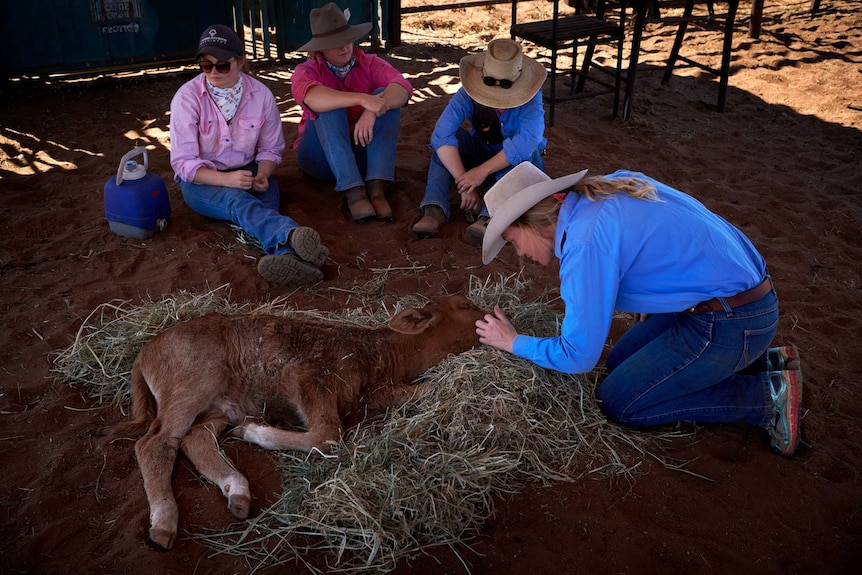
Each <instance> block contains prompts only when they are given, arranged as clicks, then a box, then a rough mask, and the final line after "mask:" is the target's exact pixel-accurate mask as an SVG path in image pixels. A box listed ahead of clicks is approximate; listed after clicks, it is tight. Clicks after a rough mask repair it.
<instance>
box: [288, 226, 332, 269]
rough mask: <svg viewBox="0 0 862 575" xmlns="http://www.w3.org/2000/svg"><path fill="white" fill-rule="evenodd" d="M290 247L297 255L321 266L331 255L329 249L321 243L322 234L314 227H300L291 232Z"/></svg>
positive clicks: (316, 265)
mask: <svg viewBox="0 0 862 575" xmlns="http://www.w3.org/2000/svg"><path fill="white" fill-rule="evenodd" d="M290 247H291V248H293V251H294V252H296V255H297V256H299V257H300V258H301V259H303V260H305V261H307V262H308V263H310V264H311V265H313V266H314V267H318V268H319V267H320V266H322V265H323V264H324V262H326V258H328V257H329V249H328V248H327V247H326V246H324V245H323V244H322V243H320V234H318V233H317V231H316V230H313V229H312V228H306V227H300V228H296V229H295V230H293V231H292V232H291V233H290Z"/></svg>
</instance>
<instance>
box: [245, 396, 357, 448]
mask: <svg viewBox="0 0 862 575" xmlns="http://www.w3.org/2000/svg"><path fill="white" fill-rule="evenodd" d="M299 411H300V416H301V417H302V418H303V419H304V420H305V422H306V429H307V431H293V430H287V429H279V428H278V427H273V426H271V425H266V424H262V423H257V422H256V421H253V420H251V419H248V420H246V422H245V423H243V424H242V425H238V426H237V427H235V428H234V430H233V435H235V436H237V437H240V438H242V439H244V440H245V441H248V442H249V443H254V444H255V445H258V446H260V447H262V448H264V449H278V450H281V449H289V450H292V451H304V452H306V453H308V452H310V451H311V450H312V449H318V450H320V451H328V446H327V444H331V443H332V442H334V441H338V440H339V439H340V438H341V419H340V418H339V417H338V408H337V406H336V403H335V398H334V397H325V398H320V399H319V400H318V401H314V400H311V399H309V398H306V403H305V405H302V406H300V408H299ZM329 447H331V445H329Z"/></svg>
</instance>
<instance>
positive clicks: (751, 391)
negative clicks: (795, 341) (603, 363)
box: [598, 291, 778, 427]
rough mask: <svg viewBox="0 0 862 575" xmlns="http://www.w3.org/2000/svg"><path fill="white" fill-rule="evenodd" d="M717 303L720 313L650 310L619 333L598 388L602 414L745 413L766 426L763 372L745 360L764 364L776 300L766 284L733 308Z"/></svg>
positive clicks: (657, 417)
mask: <svg viewBox="0 0 862 575" xmlns="http://www.w3.org/2000/svg"><path fill="white" fill-rule="evenodd" d="M721 302H722V304H723V305H724V307H725V309H724V310H723V311H719V312H705V313H698V314H690V313H687V312H680V313H666V314H655V315H651V316H649V317H648V318H647V319H646V320H645V321H643V322H639V323H637V324H635V325H634V326H633V327H632V328H631V329H629V330H628V331H627V332H626V333H625V334H624V335H623V337H621V338H620V340H619V341H618V342H617V343H616V345H614V347H613V348H612V349H611V352H610V354H609V355H608V360H607V367H608V375H607V377H606V378H605V380H604V381H603V382H602V384H601V385H600V386H599V389H598V398H599V400H600V402H601V404H600V405H601V408H602V410H603V411H604V412H605V414H606V415H607V416H608V418H610V419H611V420H613V421H617V422H619V423H623V424H627V425H637V426H645V425H656V424H661V423H670V422H676V421H695V422H703V423H717V422H721V423H724V422H731V421H739V420H743V421H746V422H748V423H751V424H753V425H757V426H760V427H766V425H767V423H768V421H769V417H770V414H771V411H772V397H771V394H770V390H771V388H770V385H769V379H768V377H767V375H768V374H767V372H766V371H759V370H757V369H751V368H750V367H749V366H752V364H754V365H758V366H762V368H763V369H764V370H765V361H764V359H763V357H762V356H763V355H764V354H765V353H766V350H767V349H768V348H769V344H770V343H771V342H772V338H773V337H774V336H775V331H776V328H777V326H778V299H777V297H776V296H775V292H774V291H771V292H769V293H768V294H767V295H765V296H764V297H762V298H761V299H760V300H758V301H756V302H753V303H750V304H747V305H744V306H740V307H737V308H735V309H730V308H729V307H728V306H727V303H726V302H725V301H724V300H723V299H722V300H721ZM746 367H749V369H746ZM752 367H753V366H752Z"/></svg>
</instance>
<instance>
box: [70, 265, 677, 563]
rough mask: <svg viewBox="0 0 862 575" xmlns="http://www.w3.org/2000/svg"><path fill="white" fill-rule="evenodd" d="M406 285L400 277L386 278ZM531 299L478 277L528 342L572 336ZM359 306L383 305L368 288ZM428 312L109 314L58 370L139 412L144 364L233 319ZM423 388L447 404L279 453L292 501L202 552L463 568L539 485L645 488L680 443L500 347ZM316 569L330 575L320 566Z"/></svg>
mask: <svg viewBox="0 0 862 575" xmlns="http://www.w3.org/2000/svg"><path fill="white" fill-rule="evenodd" d="M391 273H397V272H392V271H391V270H389V271H387V270H381V272H380V273H379V274H377V275H379V276H381V277H384V278H385V277H386V276H388V275H390V274H391ZM383 284H385V281H381V282H379V285H383ZM375 285H378V284H375ZM366 287H367V286H366ZM524 288H525V284H524V283H523V281H522V279H521V278H520V276H511V277H507V278H504V277H500V278H499V279H498V280H496V281H492V280H491V279H490V278H489V279H486V280H484V281H481V280H479V279H478V278H476V277H472V278H471V282H470V290H469V293H468V297H470V298H471V299H472V300H473V301H474V303H476V304H477V305H479V306H480V307H482V308H483V309H492V308H493V306H494V305H499V306H500V307H501V309H503V311H504V312H506V314H507V315H508V316H509V317H510V318H511V319H512V321H513V323H514V324H515V326H516V327H517V328H518V330H519V331H520V332H521V333H529V334H533V335H539V336H547V335H553V334H556V333H558V327H559V320H560V317H559V315H558V312H557V311H556V310H555V309H554V307H553V302H547V301H543V302H522V301H521V293H522V292H523V291H524ZM371 291H372V292H376V291H377V290H376V289H372V290H371ZM357 297H358V299H359V300H360V301H367V300H371V299H374V297H375V296H373V295H372V296H367V294H365V293H362V292H361V291H360V289H359V288H357ZM379 301H380V300H379V299H377V302H379ZM422 303H424V301H423V300H422V299H421V298H406V299H401V300H398V301H396V302H394V304H393V305H392V306H387V305H380V304H378V305H377V306H376V309H374V310H372V311H369V310H371V305H370V304H368V305H363V306H362V307H359V308H353V309H347V310H345V311H343V312H339V313H324V312H317V311H315V310H311V311H300V310H295V309H292V308H291V307H290V305H289V304H288V303H287V302H286V301H284V300H274V301H271V302H266V303H264V304H260V305H258V306H256V307H253V306H251V305H248V304H244V305H239V304H235V303H232V302H231V301H230V295H229V293H228V290H227V288H226V286H222V287H220V288H217V289H214V290H212V291H209V292H207V293H204V294H199V295H195V294H191V293H187V292H181V293H178V294H174V295H173V296H171V297H167V298H163V299H162V300H160V301H155V302H149V303H146V304H144V305H140V306H133V305H130V304H128V303H124V302H110V303H107V304H104V305H102V306H99V308H97V309H96V310H95V311H94V312H93V313H92V314H91V315H90V316H89V317H88V318H86V320H85V321H84V322H83V324H82V326H81V328H80V330H79V331H78V335H77V337H76V339H75V342H74V343H73V345H72V346H71V347H69V348H68V349H66V350H64V351H62V352H60V353H58V354H57V356H56V357H55V371H57V372H59V373H61V374H63V376H64V377H65V378H66V379H67V380H68V381H69V382H70V383H71V384H73V385H77V386H81V387H83V388H85V389H86V390H87V391H88V393H89V395H90V396H91V397H92V398H93V399H94V400H95V401H96V402H99V403H112V404H115V405H117V406H119V407H120V408H122V409H125V408H127V407H128V403H129V396H130V394H129V374H130V372H131V366H132V363H133V362H134V358H135V356H136V355H137V353H138V351H139V350H140V348H141V347H142V346H143V345H144V343H146V342H147V341H148V340H149V339H150V338H152V337H153V336H154V335H156V334H157V333H159V332H160V331H163V330H164V329H167V328H168V327H170V326H171V325H174V324H176V323H178V322H180V321H184V320H187V319H191V318H193V317H197V316H200V315H204V314H206V313H209V312H213V311H218V312H221V313H256V314H257V313H267V314H276V315H282V316H284V317H289V316H296V315H302V316H304V317H311V318H316V319H319V320H320V321H328V322H346V323H351V324H361V325H370V326H381V325H385V323H386V322H387V321H388V319H389V317H391V316H392V315H393V314H394V313H396V312H397V311H398V310H399V309H401V308H402V307H404V306H405V305H422ZM389 307H391V308H392V309H388V308H389ZM422 377H423V378H424V379H427V380H431V381H435V382H437V385H436V386H435V388H434V391H433V392H432V393H430V394H428V395H426V396H425V397H423V398H421V399H420V400H419V401H418V402H416V403H412V404H409V405H406V406H403V407H401V408H398V409H391V410H389V411H388V412H387V413H386V414H384V415H382V416H380V417H377V418H374V419H371V420H367V421H364V422H362V423H361V424H360V425H358V426H356V427H354V428H352V429H350V430H348V431H347V432H346V433H345V435H344V437H343V438H342V439H341V441H340V442H339V445H337V446H336V448H335V449H334V450H333V452H332V453H326V454H324V453H320V452H313V453H311V454H309V455H306V454H299V453H292V452H282V453H279V454H278V465H279V468H280V471H281V475H282V485H283V490H282V493H281V495H280V497H279V499H278V500H277V501H276V502H275V503H274V504H272V505H271V506H269V507H268V508H266V509H264V510H262V511H261V512H260V513H258V514H257V516H256V517H254V518H252V519H249V520H247V521H244V522H241V523H238V524H236V525H235V528H233V529H230V530H227V531H224V532H218V533H197V534H189V536H190V537H192V538H195V539H197V540H199V541H200V542H202V543H203V544H205V545H208V546H210V547H212V548H213V549H214V550H216V551H217V552H221V553H228V554H233V555H241V556H244V557H246V558H247V559H248V561H249V563H250V564H251V565H254V566H256V567H260V566H265V565H272V564H280V563H284V562H289V561H304V557H305V555H306V554H307V553H308V552H309V551H310V550H316V551H318V552H319V554H320V555H321V556H323V557H324V562H325V563H326V566H325V571H326V572H330V573H331V572H348V573H363V572H381V571H387V570H390V569H392V568H394V567H395V565H396V563H397V562H398V561H399V560H400V559H402V558H404V557H406V556H409V555H411V554H414V553H416V552H421V551H423V550H427V549H429V548H431V547H434V546H438V545H448V546H451V547H452V549H453V550H454V551H455V552H456V553H457V552H458V548H459V546H461V545H464V544H466V543H467V542H468V541H469V539H470V537H471V536H474V535H475V534H476V533H478V532H479V531H480V530H481V528H482V526H483V523H484V522H485V521H486V520H487V519H488V518H489V517H490V516H492V515H493V513H494V502H495V500H498V499H499V498H500V496H503V495H506V494H511V493H516V492H518V491H519V489H520V488H521V487H522V486H523V485H524V484H525V482H527V481H539V482H550V481H575V480H578V479H582V478H584V477H585V476H588V475H600V476H602V477H620V476H623V477H626V478H632V477H634V476H635V475H636V473H638V472H639V471H640V468H641V465H642V464H643V463H644V462H645V461H649V459H651V458H655V459H657V460H659V461H662V459H661V457H660V456H659V455H656V452H657V451H659V450H660V441H661V440H662V439H663V438H665V437H667V436H668V435H675V434H678V433H679V432H678V431H677V432H674V431H670V432H668V434H667V435H662V434H659V433H643V432H635V431H632V430H627V429H623V428H620V427H618V426H616V425H614V424H612V423H610V422H608V421H607V420H606V419H605V418H604V416H603V415H602V414H601V412H600V411H599V409H598V407H597V405H596V400H595V389H594V388H595V385H596V378H597V374H595V373H594V374H588V376H587V377H584V376H569V375H565V374H561V373H558V372H554V371H550V370H545V369H542V368H539V367H537V366H535V365H534V364H532V363H530V362H527V361H524V360H521V359H520V358H517V357H514V356H512V355H510V354H507V353H503V352H499V351H497V350H494V349H492V348H490V347H488V346H480V347H478V348H475V349H473V350H471V351H468V352H465V353H462V354H460V355H458V356H452V357H450V358H448V359H447V360H445V361H444V362H442V363H440V364H438V365H437V366H435V367H434V368H432V369H430V370H429V371H427V372H426V373H425V374H424V375H423V376H422ZM226 441H227V440H226ZM307 567H308V568H309V569H311V570H312V571H314V572H321V571H320V569H321V568H320V566H319V565H312V564H307Z"/></svg>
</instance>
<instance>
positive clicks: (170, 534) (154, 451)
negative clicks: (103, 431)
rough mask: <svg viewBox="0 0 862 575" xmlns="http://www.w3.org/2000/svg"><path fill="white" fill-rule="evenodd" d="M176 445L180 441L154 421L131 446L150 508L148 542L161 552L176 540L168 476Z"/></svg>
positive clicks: (157, 420)
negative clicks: (160, 549)
mask: <svg viewBox="0 0 862 575" xmlns="http://www.w3.org/2000/svg"><path fill="white" fill-rule="evenodd" d="M179 444H180V438H179V437H171V436H170V435H168V434H167V433H165V432H164V430H163V428H162V424H161V421H160V420H159V419H158V418H156V419H155V420H153V423H152V425H150V429H149V431H148V432H147V434H146V435H144V436H143V437H142V438H141V439H139V440H138V442H137V443H136V444H135V455H136V456H137V458H138V465H139V466H140V468H141V475H142V476H143V478H144V490H145V491H146V492H147V501H148V503H149V506H150V539H151V540H152V542H153V543H155V544H156V545H158V546H159V547H162V548H163V549H171V548H172V547H173V546H174V541H175V540H176V537H177V518H178V512H177V502H176V500H175V499H174V492H173V489H172V487H171V475H172V474H173V469H174V462H175V461H176V458H177V449H178V447H179Z"/></svg>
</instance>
